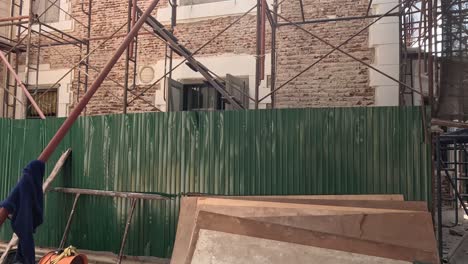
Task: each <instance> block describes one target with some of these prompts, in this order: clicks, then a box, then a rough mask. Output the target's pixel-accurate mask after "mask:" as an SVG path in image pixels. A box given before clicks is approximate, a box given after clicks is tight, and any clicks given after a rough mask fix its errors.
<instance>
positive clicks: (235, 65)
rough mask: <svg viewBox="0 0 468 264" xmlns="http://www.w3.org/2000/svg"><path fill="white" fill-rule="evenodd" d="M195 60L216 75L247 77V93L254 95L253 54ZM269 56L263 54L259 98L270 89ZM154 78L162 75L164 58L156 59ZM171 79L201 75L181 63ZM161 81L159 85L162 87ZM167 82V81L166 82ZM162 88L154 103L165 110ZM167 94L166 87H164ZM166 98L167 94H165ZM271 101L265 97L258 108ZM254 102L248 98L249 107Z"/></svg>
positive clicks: (177, 62)
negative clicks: (268, 76)
mask: <svg viewBox="0 0 468 264" xmlns="http://www.w3.org/2000/svg"><path fill="white" fill-rule="evenodd" d="M197 60H198V61H200V62H201V63H202V64H203V65H205V66H206V67H207V68H208V69H210V70H212V71H213V72H215V73H216V74H217V75H218V76H220V77H222V78H224V77H226V74H231V75H233V76H242V77H248V78H249V94H250V97H252V98H254V97H255V56H252V55H237V54H222V55H217V56H210V57H198V56H197ZM180 62H181V60H180V59H174V61H173V65H177V64H179V63H180ZM270 62H271V56H270V54H267V55H266V56H265V78H264V80H263V81H262V82H261V84H260V89H259V95H260V96H259V98H262V97H263V96H265V95H267V94H268V93H269V92H270V89H269V88H267V86H266V79H267V75H268V74H269V73H268V72H269V71H268V69H270V68H271V63H270ZM152 66H154V68H155V77H154V80H153V81H155V80H156V79H158V78H159V77H160V76H163V75H164V60H160V61H158V62H157V63H156V64H155V65H152ZM172 79H174V80H176V81H181V82H183V81H184V80H188V79H203V76H202V75H201V74H200V73H198V72H194V71H193V70H191V69H190V68H189V67H188V66H187V65H185V64H183V65H181V66H180V67H179V68H177V69H176V70H174V72H173V73H172ZM162 83H163V82H161V87H162ZM166 83H167V82H166ZM163 91H164V90H163V89H162V88H160V89H159V90H158V91H156V96H155V105H156V106H157V107H159V108H160V109H161V110H163V111H166V109H167V108H166V107H167V102H166V101H165V100H164V93H163ZM165 91H166V94H167V89H165ZM166 98H167V96H166ZM270 102H271V99H270V97H267V98H266V99H265V100H264V101H262V102H261V103H260V104H259V108H266V105H267V104H268V103H270ZM254 106H255V104H254V102H253V101H252V100H250V107H249V108H251V109H252V108H254Z"/></svg>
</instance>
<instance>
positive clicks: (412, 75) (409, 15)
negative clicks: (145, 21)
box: [0, 0, 468, 128]
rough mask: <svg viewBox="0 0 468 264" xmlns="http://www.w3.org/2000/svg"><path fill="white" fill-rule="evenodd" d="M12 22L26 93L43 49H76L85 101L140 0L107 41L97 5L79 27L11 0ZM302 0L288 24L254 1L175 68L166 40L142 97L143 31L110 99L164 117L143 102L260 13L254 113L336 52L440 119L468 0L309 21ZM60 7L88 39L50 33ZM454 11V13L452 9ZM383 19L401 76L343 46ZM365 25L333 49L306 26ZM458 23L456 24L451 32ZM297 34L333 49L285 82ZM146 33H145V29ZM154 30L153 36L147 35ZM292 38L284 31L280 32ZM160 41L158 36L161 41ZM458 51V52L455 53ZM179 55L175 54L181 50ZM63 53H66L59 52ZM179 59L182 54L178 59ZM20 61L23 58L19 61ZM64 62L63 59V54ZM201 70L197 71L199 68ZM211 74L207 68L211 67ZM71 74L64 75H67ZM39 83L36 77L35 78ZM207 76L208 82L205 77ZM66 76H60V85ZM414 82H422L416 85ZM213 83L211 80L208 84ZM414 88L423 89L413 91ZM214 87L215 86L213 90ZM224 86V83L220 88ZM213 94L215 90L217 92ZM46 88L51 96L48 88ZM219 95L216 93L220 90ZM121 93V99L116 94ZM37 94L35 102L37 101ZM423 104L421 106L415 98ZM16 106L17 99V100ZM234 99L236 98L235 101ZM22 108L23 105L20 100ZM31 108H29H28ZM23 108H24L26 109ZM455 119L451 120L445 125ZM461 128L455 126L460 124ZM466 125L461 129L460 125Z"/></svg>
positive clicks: (462, 53)
mask: <svg viewBox="0 0 468 264" xmlns="http://www.w3.org/2000/svg"><path fill="white" fill-rule="evenodd" d="M11 1H12V5H11V12H10V14H11V17H9V18H3V19H1V20H0V27H9V28H10V30H9V32H10V35H9V37H7V38H5V37H3V38H4V41H0V49H1V50H3V51H5V52H6V56H7V58H8V61H9V63H10V64H11V65H14V69H15V70H16V72H18V70H19V66H20V63H21V65H26V68H25V72H24V73H25V75H24V76H25V77H24V83H25V86H26V88H27V89H28V91H31V92H32V93H33V95H35V94H36V93H37V89H38V86H39V85H38V79H39V74H40V70H39V66H40V63H41V49H43V48H49V49H51V50H52V51H54V52H56V53H60V52H59V51H57V50H54V47H55V46H62V45H71V46H72V47H74V48H75V49H76V54H77V55H79V58H80V59H79V63H77V64H75V65H74V66H73V67H72V69H71V70H70V72H72V71H74V72H75V74H76V75H75V76H76V77H75V81H74V82H73V87H72V89H73V90H74V91H76V97H77V99H79V98H80V96H82V95H80V93H81V92H84V93H86V92H87V90H88V83H89V81H90V80H89V79H90V71H95V72H100V71H101V70H102V69H100V68H99V67H96V66H93V65H91V64H90V59H89V58H90V56H91V55H92V54H93V53H95V52H98V51H99V49H100V47H101V46H102V45H104V44H105V43H106V42H107V41H109V40H110V39H113V38H116V37H122V36H125V35H126V34H121V33H120V34H118V33H117V32H119V31H120V30H121V29H122V28H125V27H126V29H127V34H128V32H130V29H131V28H132V26H133V25H134V24H135V23H136V21H137V20H138V12H137V9H138V8H137V6H138V2H137V0H127V1H128V4H127V8H128V9H127V22H126V23H125V24H124V25H122V27H120V28H119V29H118V30H117V31H116V32H114V33H113V34H111V35H110V36H96V37H93V36H91V29H92V21H93V19H92V18H93V16H92V13H93V2H92V0H88V1H82V2H80V4H81V8H80V9H76V8H75V9H74V10H78V11H75V12H81V14H80V15H81V16H80V17H85V18H86V19H84V20H86V21H80V20H79V19H77V18H76V17H74V16H73V15H72V14H70V12H67V11H66V10H64V9H63V8H61V7H60V6H59V5H58V4H57V2H58V1H59V0H47V1H48V6H47V8H46V9H45V10H44V11H43V12H42V13H40V14H35V13H34V10H33V8H32V6H33V0H11ZM23 1H29V10H28V13H27V15H25V14H24V13H25V11H23V9H24V6H25V5H24V3H23ZM298 1H299V6H300V14H299V15H300V16H299V17H300V19H298V21H292V20H291V19H288V18H286V17H285V16H284V15H281V14H280V13H279V12H278V10H279V7H280V6H281V5H282V4H284V3H285V0H282V1H278V0H275V1H273V3H272V5H268V3H267V2H266V1H265V0H257V3H256V5H254V6H253V7H252V8H251V9H249V10H248V11H247V12H245V13H244V14H243V15H241V16H239V17H238V19H236V20H235V21H234V22H233V23H231V24H229V25H228V26H227V27H226V28H225V29H223V30H222V31H220V32H219V34H217V35H216V36H215V37H213V38H212V39H210V40H208V41H207V42H206V43H205V44H204V45H202V46H201V47H200V48H198V49H196V50H195V51H193V52H191V53H190V54H189V57H187V58H185V59H184V60H183V61H182V62H181V63H179V64H178V65H174V64H173V57H174V54H173V52H174V51H175V50H174V47H171V45H170V43H169V42H167V41H166V40H163V41H164V43H165V46H166V48H165V49H166V51H165V56H164V61H165V63H164V65H165V67H164V74H163V76H161V77H159V78H158V79H157V80H156V81H155V82H153V83H152V84H151V85H148V87H145V88H144V89H142V90H141V91H139V90H138V89H135V88H136V87H137V86H138V84H137V82H136V80H137V69H138V63H137V59H138V58H137V54H138V53H139V52H138V49H139V43H138V36H139V35H143V34H145V35H146V34H153V32H139V33H138V34H137V35H136V36H135V37H134V39H133V40H132V42H131V43H130V45H129V47H128V48H127V50H126V53H125V64H124V65H125V68H124V74H123V76H124V78H123V80H116V79H115V78H112V77H109V76H107V77H106V79H107V80H109V81H111V82H112V83H114V84H116V85H117V86H118V87H121V88H122V91H123V93H117V94H116V91H115V90H114V91H108V92H109V93H110V94H111V96H113V97H114V98H115V99H118V100H119V101H122V105H123V108H122V112H123V113H127V109H128V107H129V106H131V105H133V104H135V102H136V101H137V100H142V101H143V102H145V103H146V104H148V105H150V106H152V107H153V110H156V111H159V109H158V107H156V106H155V105H154V103H153V102H150V101H149V100H147V99H145V98H144V96H145V94H147V93H148V92H149V91H151V90H153V89H155V86H156V85H159V84H160V83H161V82H163V85H162V86H163V91H164V100H167V98H166V97H167V95H166V94H167V93H168V91H166V88H167V80H168V79H171V77H172V73H173V71H174V70H175V69H177V68H178V67H180V66H181V65H182V64H183V63H185V62H186V61H187V59H188V60H192V59H195V57H194V56H195V55H197V53H199V52H200V51H201V50H202V49H203V48H204V47H206V46H207V45H209V44H210V43H212V42H213V41H214V40H215V39H217V38H219V37H220V36H221V35H222V34H223V33H224V32H226V31H227V30H228V29H229V28H231V27H233V26H235V24H236V23H238V22H239V21H240V20H241V19H243V18H244V17H245V16H247V15H254V14H253V13H252V12H253V11H254V10H256V16H257V25H256V31H257V34H256V44H257V48H256V54H255V57H256V74H255V76H256V77H255V87H254V91H253V93H252V94H254V96H252V97H251V96H250V95H249V94H245V92H244V91H236V92H240V93H241V94H242V93H243V94H244V95H245V96H246V97H247V98H248V100H249V101H251V102H252V104H253V105H255V108H258V106H259V103H261V102H263V101H264V100H266V99H267V98H269V99H271V107H273V108H274V107H275V95H276V94H277V92H278V91H279V90H281V89H283V88H284V87H286V86H287V85H288V84H290V83H291V82H292V81H294V80H296V79H297V78H298V77H300V76H302V75H303V74H304V73H306V72H308V71H309V70H310V69H311V68H313V67H315V65H317V64H319V63H320V62H321V61H323V60H324V59H326V58H327V57H328V56H329V55H331V54H332V53H334V52H340V53H342V54H344V55H345V56H347V57H349V58H351V59H352V60H355V61H357V62H359V63H360V64H362V65H364V66H366V67H367V68H368V69H369V71H375V72H376V73H378V74H380V75H383V76H385V77H386V78H388V79H390V80H392V81H394V82H395V83H396V84H398V85H399V86H400V104H401V105H413V104H415V102H416V101H418V100H419V102H420V105H421V111H422V112H423V113H424V115H423V116H425V117H426V116H428V115H427V114H426V111H427V110H426V109H427V106H430V108H431V109H432V111H431V113H432V116H433V117H436V116H435V114H434V113H436V111H435V110H437V109H438V103H439V98H438V97H439V95H440V91H441V89H442V88H443V87H441V79H443V78H441V76H440V75H441V73H442V72H441V71H440V62H441V61H444V60H443V59H442V58H446V57H450V58H453V57H454V56H457V58H459V59H460V58H461V57H466V55H467V53H468V51H467V47H466V44H464V43H466V27H465V26H464V23H466V21H465V20H464V17H466V6H465V5H466V0H455V1H450V3H449V4H447V3H445V1H439V0H400V1H399V3H398V4H397V5H395V6H394V7H393V8H391V9H390V10H389V11H388V12H386V13H384V14H373V9H372V7H373V2H372V1H369V3H368V7H367V10H366V12H363V14H362V15H361V16H348V17H346V16H339V17H335V18H321V19H316V18H314V19H312V18H309V17H308V15H307V10H306V9H305V7H304V3H303V1H302V0H298ZM169 6H170V7H171V23H170V26H169V27H168V28H167V29H164V30H167V32H169V34H170V35H173V33H174V30H175V27H176V26H177V10H178V5H177V1H175V0H172V1H169ZM52 7H54V8H59V9H60V10H61V11H62V12H65V13H66V14H67V15H68V16H69V17H70V18H71V19H73V20H74V21H75V23H77V24H79V25H80V26H82V27H83V28H84V31H85V32H84V36H83V35H81V36H74V35H72V34H70V33H66V32H63V31H61V30H59V29H57V28H54V27H52V26H51V25H49V24H48V23H45V22H42V20H41V17H42V16H44V15H45V14H46V12H47V11H48V10H49V9H50V8H52ZM454 7H455V8H454ZM385 17H399V18H400V20H399V21H400V25H401V26H400V32H401V34H400V36H401V39H400V44H401V45H400V46H401V48H400V51H401V54H400V55H401V56H400V78H399V79H398V78H394V77H392V76H391V75H390V74H389V73H386V72H385V71H383V70H381V69H378V68H377V67H374V66H372V65H371V64H369V63H367V62H365V61H363V60H361V59H359V58H357V57H356V56H353V55H352V54H351V53H350V52H346V51H345V50H343V49H342V47H343V46H344V45H345V44H347V43H349V41H351V40H353V39H354V38H355V37H357V36H359V35H361V34H365V33H366V32H368V30H369V28H370V27H371V26H372V25H374V24H375V23H377V22H378V21H380V20H381V19H383V18H385ZM355 20H363V21H368V23H367V25H366V26H365V27H363V28H362V29H360V30H358V31H357V33H356V34H354V35H353V36H352V37H350V38H348V39H347V40H345V41H343V42H342V43H340V44H339V45H336V44H332V43H330V42H329V41H327V40H326V39H324V38H323V37H321V36H318V35H317V34H315V33H314V32H312V31H311V30H308V29H306V26H307V25H311V24H326V23H330V22H335V23H340V22H344V21H355ZM454 25H455V26H454ZM267 26H269V27H270V30H271V41H270V45H271V50H270V53H271V69H270V76H271V81H270V88H271V91H270V93H268V94H267V95H265V96H263V97H261V98H260V93H259V87H260V84H261V82H262V81H263V79H264V76H265V70H266V69H265V54H266V43H267V42H266V31H267ZM283 27H286V28H292V29H299V30H301V31H303V32H305V33H306V34H308V35H309V36H310V37H311V38H313V39H316V40H318V41H320V42H321V43H323V44H325V45H327V46H329V47H330V51H329V52H327V53H326V54H325V55H324V56H321V57H320V58H318V59H317V60H316V61H314V62H313V63H311V64H310V65H309V66H307V67H306V68H304V69H303V70H301V71H299V72H298V73H297V74H296V75H294V76H293V77H292V78H290V79H288V80H285V81H284V82H283V83H278V79H277V76H278V72H277V71H278V67H277V64H278V54H277V39H278V38H277V35H278V30H279V29H280V28H283ZM145 30H147V31H148V29H147V28H145ZM149 31H151V30H149ZM282 32H287V31H284V30H283V31H282ZM157 37H159V36H157ZM95 40H103V41H102V42H101V43H100V44H99V45H98V46H97V47H96V48H95V49H93V50H91V49H90V46H91V45H90V43H91V42H92V41H95ZM457 50H458V51H457ZM176 53H177V52H176ZM59 55H61V54H59ZM179 55H180V54H179ZM20 56H23V57H22V58H23V59H22V60H21V59H20ZM62 56H63V55H62ZM414 61H417V65H418V66H419V67H417V71H416V69H415V68H414V65H416V64H415V63H414ZM194 70H196V69H194ZM207 70H208V69H207ZM70 72H68V73H67V74H69V73H70ZM208 72H209V73H211V74H212V75H214V77H215V78H214V79H215V81H216V82H217V83H222V82H223V81H224V80H222V78H220V77H219V76H217V75H216V74H214V72H213V71H211V70H208ZM31 77H34V78H31ZM205 77H206V76H205ZM63 78H65V76H64V77H62V78H61V79H63ZM422 78H427V79H428V83H427V86H428V87H427V88H424V89H423V87H422V81H421V80H422ZM61 79H59V80H58V81H57V82H56V83H55V84H54V85H53V86H51V87H50V88H49V89H53V88H54V87H56V86H57V85H58V84H59V82H60V80H61ZM416 80H419V81H418V82H416ZM208 81H210V80H208ZM415 83H419V85H418V86H417V87H415ZM6 84H7V85H6V87H2V88H4V89H5V90H6V92H5V93H4V100H3V101H4V105H3V115H4V117H15V116H16V111H17V107H16V103H15V100H17V99H18V98H16V97H17V96H16V95H17V88H18V85H19V83H18V82H17V81H16V80H15V79H14V78H13V76H12V74H10V73H8V74H7V76H6ZM215 86H217V85H215ZM221 86H222V85H221ZM215 88H216V87H215ZM224 88H225V87H221V89H223V90H221V91H222V92H221V94H223V100H224V101H226V102H227V103H230V104H232V103H234V104H235V102H229V101H230V99H231V98H233V96H231V95H230V93H232V91H231V92H229V91H224ZM49 89H48V90H49ZM217 90H218V91H219V89H217ZM118 94H123V96H122V95H118ZM40 97H41V96H39V97H38V98H40ZM415 98H418V100H415ZM18 101H20V100H19V99H18ZM231 101H232V100H231ZM21 103H23V102H21ZM28 107H31V106H30V105H29V106H28ZM21 109H22V108H21ZM446 121H451V120H446ZM423 122H424V123H425V127H426V128H429V127H430V124H431V119H427V120H426V119H425V120H423ZM457 124H458V123H454V125H457ZM460 125H462V124H460Z"/></svg>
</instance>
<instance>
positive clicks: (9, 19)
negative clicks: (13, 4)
mask: <svg viewBox="0 0 468 264" xmlns="http://www.w3.org/2000/svg"><path fill="white" fill-rule="evenodd" d="M28 18H29V16H15V17H2V18H0V22H5V21H15V20H23V19H28Z"/></svg>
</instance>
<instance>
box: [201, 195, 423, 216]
mask: <svg viewBox="0 0 468 264" xmlns="http://www.w3.org/2000/svg"><path fill="white" fill-rule="evenodd" d="M198 204H199V205H217V206H240V207H242V206H245V207H256V208H298V209H310V210H314V211H320V210H324V211H349V212H358V213H392V212H393V213H399V212H403V211H420V210H401V209H381V208H367V207H344V206H334V205H320V204H317V205H316V204H297V203H285V202H269V201H255V200H235V199H219V198H204V197H200V198H198Z"/></svg>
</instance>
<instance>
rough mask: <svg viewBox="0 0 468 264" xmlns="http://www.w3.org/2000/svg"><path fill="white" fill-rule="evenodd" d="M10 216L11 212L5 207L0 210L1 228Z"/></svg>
mask: <svg viewBox="0 0 468 264" xmlns="http://www.w3.org/2000/svg"><path fill="white" fill-rule="evenodd" d="M8 214H9V212H8V210H7V209H5V208H3V207H1V208H0V226H2V225H3V222H5V220H6V219H7V218H8Z"/></svg>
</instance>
